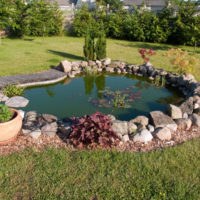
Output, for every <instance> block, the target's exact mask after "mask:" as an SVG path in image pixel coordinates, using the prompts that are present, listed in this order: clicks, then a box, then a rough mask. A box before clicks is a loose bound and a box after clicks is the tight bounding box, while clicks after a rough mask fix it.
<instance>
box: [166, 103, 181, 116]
mask: <svg viewBox="0 0 200 200" xmlns="http://www.w3.org/2000/svg"><path fill="white" fill-rule="evenodd" d="M167 113H168V114H169V116H170V117H171V118H172V119H180V118H182V117H183V113H182V111H181V109H180V108H179V107H177V106H175V105H172V104H169V105H167Z"/></svg>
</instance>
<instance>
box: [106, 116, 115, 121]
mask: <svg viewBox="0 0 200 200" xmlns="http://www.w3.org/2000/svg"><path fill="white" fill-rule="evenodd" d="M108 117H109V118H110V121H111V122H112V121H115V120H116V118H115V116H114V115H108Z"/></svg>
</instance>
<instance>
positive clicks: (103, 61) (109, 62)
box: [101, 58, 111, 65]
mask: <svg viewBox="0 0 200 200" xmlns="http://www.w3.org/2000/svg"><path fill="white" fill-rule="evenodd" d="M101 62H102V64H103V65H110V64H111V59H110V58H106V59H103V60H101Z"/></svg>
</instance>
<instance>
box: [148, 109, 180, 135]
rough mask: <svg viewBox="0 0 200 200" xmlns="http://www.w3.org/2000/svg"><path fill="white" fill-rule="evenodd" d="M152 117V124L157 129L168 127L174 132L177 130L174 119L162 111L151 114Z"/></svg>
mask: <svg viewBox="0 0 200 200" xmlns="http://www.w3.org/2000/svg"><path fill="white" fill-rule="evenodd" d="M150 117H151V122H152V124H153V125H154V126H155V128H159V127H162V128H163V127H168V128H170V129H172V130H173V131H176V130H177V125H176V123H175V122H174V121H173V119H172V118H171V117H169V116H168V115H166V114H164V113H163V112H161V111H153V112H150Z"/></svg>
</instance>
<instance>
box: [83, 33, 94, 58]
mask: <svg viewBox="0 0 200 200" xmlns="http://www.w3.org/2000/svg"><path fill="white" fill-rule="evenodd" d="M83 53H84V56H85V60H87V61H88V60H94V59H95V48H94V35H93V33H92V31H91V29H88V30H87V32H86V35H85V45H84V47H83Z"/></svg>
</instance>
